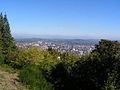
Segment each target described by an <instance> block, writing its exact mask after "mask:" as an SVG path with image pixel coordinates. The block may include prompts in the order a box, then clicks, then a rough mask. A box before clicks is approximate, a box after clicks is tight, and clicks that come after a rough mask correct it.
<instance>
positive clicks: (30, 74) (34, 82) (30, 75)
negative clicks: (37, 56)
mask: <svg viewBox="0 0 120 90" xmlns="http://www.w3.org/2000/svg"><path fill="white" fill-rule="evenodd" d="M19 78H20V81H21V82H22V83H24V84H26V85H29V89H30V90H53V87H52V85H51V84H50V83H48V82H47V81H46V79H45V78H44V75H43V74H42V72H41V69H40V68H38V67H37V66H29V67H26V68H25V69H23V70H22V71H21V72H20V74H19Z"/></svg>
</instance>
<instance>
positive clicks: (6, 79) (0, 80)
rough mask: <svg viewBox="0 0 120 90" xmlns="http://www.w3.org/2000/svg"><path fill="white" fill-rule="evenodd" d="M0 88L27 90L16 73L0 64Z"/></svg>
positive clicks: (2, 89)
mask: <svg viewBox="0 0 120 90" xmlns="http://www.w3.org/2000/svg"><path fill="white" fill-rule="evenodd" d="M0 90H28V89H26V88H25V87H24V86H23V85H22V84H21V83H20V82H19V78H18V74H17V73H12V72H11V69H9V68H6V67H2V66H0Z"/></svg>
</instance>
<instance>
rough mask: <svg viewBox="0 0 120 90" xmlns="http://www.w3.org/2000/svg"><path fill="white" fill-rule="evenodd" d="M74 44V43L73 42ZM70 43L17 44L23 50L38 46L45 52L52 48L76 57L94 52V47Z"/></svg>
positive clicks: (53, 41)
mask: <svg viewBox="0 0 120 90" xmlns="http://www.w3.org/2000/svg"><path fill="white" fill-rule="evenodd" d="M71 42H72V41H71ZM71 42H70V41H69V42H68V41H67V42H66V41H60V40H38V41H31V42H30V41H29V42H27V41H26V42H17V46H18V47H21V48H29V47H31V46H37V47H39V48H41V49H43V50H47V49H48V48H52V49H55V50H58V51H60V52H61V53H64V52H72V53H74V54H76V55H84V54H88V53H90V52H91V51H92V50H94V48H95V46H94V45H89V44H78V43H77V44H76V43H71Z"/></svg>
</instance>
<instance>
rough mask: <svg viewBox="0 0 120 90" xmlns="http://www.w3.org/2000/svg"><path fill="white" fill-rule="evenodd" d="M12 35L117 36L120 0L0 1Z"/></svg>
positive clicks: (113, 37) (119, 19)
mask: <svg viewBox="0 0 120 90" xmlns="http://www.w3.org/2000/svg"><path fill="white" fill-rule="evenodd" d="M0 12H2V13H7V16H8V20H9V23H10V26H11V32H12V34H13V35H16V36H17V35H24V36H25V35H26V36H27V35H28V36H39V35H41V36H54V37H57V36H58V37H62V38H63V37H69V38H70V37H71V38H89V39H93V38H95V39H98V38H99V39H104V38H105V39H120V0H0Z"/></svg>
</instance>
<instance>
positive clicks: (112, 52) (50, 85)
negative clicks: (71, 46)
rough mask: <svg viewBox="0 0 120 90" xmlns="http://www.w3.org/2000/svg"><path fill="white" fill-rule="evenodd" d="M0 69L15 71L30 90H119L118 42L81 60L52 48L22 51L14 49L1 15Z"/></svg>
mask: <svg viewBox="0 0 120 90" xmlns="http://www.w3.org/2000/svg"><path fill="white" fill-rule="evenodd" d="M58 57H59V58H58ZM0 65H1V66H3V65H7V66H8V67H11V68H12V69H11V70H15V73H17V74H18V77H19V78H18V82H19V83H22V84H24V85H26V88H28V89H29V90H120V79H119V78H120V43H119V42H118V41H110V40H101V41H99V43H98V44H97V45H96V47H95V49H94V50H93V51H92V52H91V53H89V54H86V55H83V56H76V55H74V54H73V53H60V52H59V51H57V50H53V49H52V48H49V49H48V50H41V49H40V48H37V47H29V48H28V49H22V48H19V47H17V46H16V45H15V42H14V38H13V37H12V36H11V33H10V25H9V23H8V19H7V16H6V15H2V14H1V15H0ZM0 85H2V84H0ZM3 90H6V89H3Z"/></svg>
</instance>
